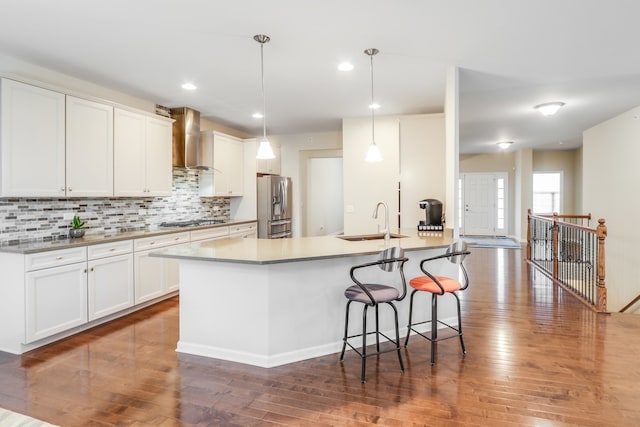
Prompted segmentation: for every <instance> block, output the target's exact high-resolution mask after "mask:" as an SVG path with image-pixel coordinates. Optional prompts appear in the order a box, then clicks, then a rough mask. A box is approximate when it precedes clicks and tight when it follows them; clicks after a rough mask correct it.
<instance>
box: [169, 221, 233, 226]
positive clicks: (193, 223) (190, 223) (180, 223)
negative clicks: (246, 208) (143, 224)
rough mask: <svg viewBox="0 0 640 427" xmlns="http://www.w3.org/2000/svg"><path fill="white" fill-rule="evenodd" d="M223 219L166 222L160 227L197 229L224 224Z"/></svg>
mask: <svg viewBox="0 0 640 427" xmlns="http://www.w3.org/2000/svg"><path fill="white" fill-rule="evenodd" d="M225 222H227V221H225V220H223V219H187V220H183V221H165V222H161V223H160V227H197V226H199V225H214V224H224V223H225Z"/></svg>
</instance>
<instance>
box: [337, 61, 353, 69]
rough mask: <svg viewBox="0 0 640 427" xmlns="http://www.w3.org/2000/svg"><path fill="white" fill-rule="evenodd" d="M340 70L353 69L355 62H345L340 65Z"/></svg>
mask: <svg viewBox="0 0 640 427" xmlns="http://www.w3.org/2000/svg"><path fill="white" fill-rule="evenodd" d="M338 70H340V71H351V70H353V64H352V63H350V62H343V63H342V64H340V65H338Z"/></svg>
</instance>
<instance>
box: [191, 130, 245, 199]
mask: <svg viewBox="0 0 640 427" xmlns="http://www.w3.org/2000/svg"><path fill="white" fill-rule="evenodd" d="M203 137H207V138H209V137H213V167H214V169H215V170H214V171H205V172H200V195H201V196H217V197H235V196H242V194H243V190H244V178H243V175H244V146H243V143H242V140H241V139H239V138H235V137H233V136H230V135H225V134H223V133H219V132H212V133H211V132H207V133H205V135H203Z"/></svg>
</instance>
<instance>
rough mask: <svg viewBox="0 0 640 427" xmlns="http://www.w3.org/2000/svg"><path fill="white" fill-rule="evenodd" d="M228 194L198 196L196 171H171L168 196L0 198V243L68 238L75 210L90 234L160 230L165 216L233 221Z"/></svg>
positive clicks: (170, 218) (170, 219)
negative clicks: (170, 189)
mask: <svg viewBox="0 0 640 427" xmlns="http://www.w3.org/2000/svg"><path fill="white" fill-rule="evenodd" d="M229 210H230V207H229V199H228V198H225V197H207V198H200V196H199V195H198V172H197V171H193V170H188V169H174V170H173V191H172V195H171V196H168V197H148V198H110V199H105V198H101V199H87V198H82V199H78V198H75V199H40V198H35V199H33V198H0V244H2V245H6V244H17V243H26V242H33V241H41V240H56V239H62V238H66V237H67V236H68V233H69V228H70V225H71V219H72V217H73V215H79V216H80V217H81V218H82V220H83V221H85V222H86V225H85V229H86V234H87V235H90V234H101V233H118V232H123V231H134V230H145V229H150V230H153V229H156V228H158V226H159V224H160V223H161V222H164V221H180V220H187V219H195V218H210V219H222V220H229Z"/></svg>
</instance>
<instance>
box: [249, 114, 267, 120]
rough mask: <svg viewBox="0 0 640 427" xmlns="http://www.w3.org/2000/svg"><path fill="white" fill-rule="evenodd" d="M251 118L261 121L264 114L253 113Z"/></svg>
mask: <svg viewBox="0 0 640 427" xmlns="http://www.w3.org/2000/svg"><path fill="white" fill-rule="evenodd" d="M251 117H253V118H254V119H261V118H263V117H264V116H263V115H262V113H253V114H252V115H251Z"/></svg>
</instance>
